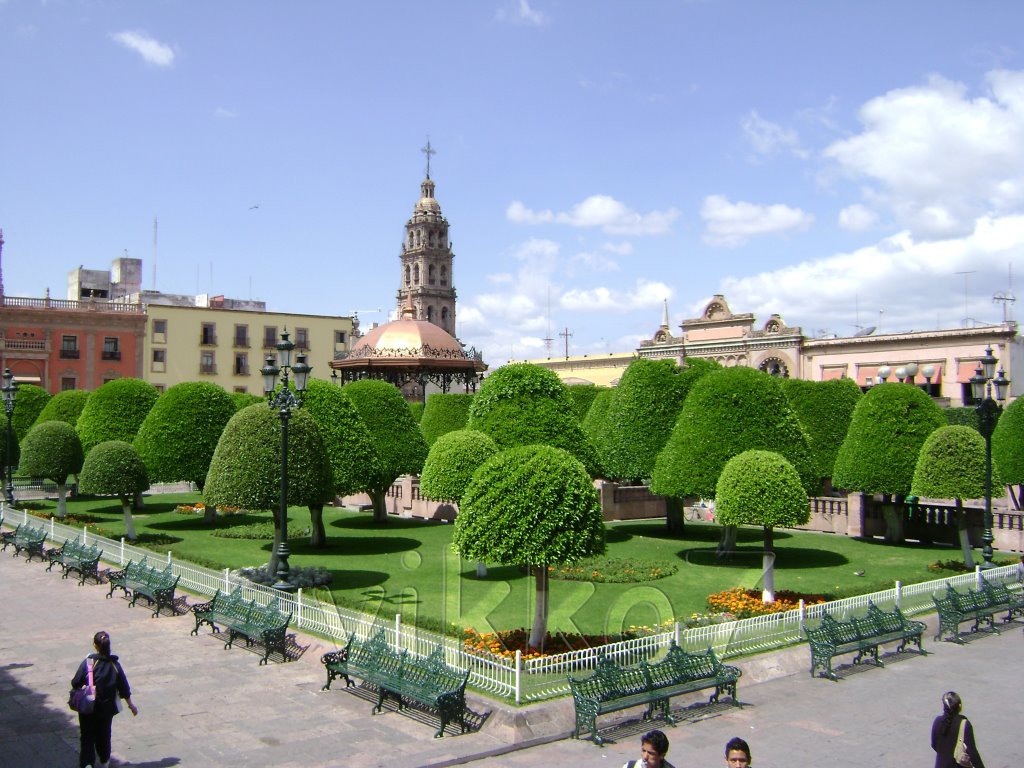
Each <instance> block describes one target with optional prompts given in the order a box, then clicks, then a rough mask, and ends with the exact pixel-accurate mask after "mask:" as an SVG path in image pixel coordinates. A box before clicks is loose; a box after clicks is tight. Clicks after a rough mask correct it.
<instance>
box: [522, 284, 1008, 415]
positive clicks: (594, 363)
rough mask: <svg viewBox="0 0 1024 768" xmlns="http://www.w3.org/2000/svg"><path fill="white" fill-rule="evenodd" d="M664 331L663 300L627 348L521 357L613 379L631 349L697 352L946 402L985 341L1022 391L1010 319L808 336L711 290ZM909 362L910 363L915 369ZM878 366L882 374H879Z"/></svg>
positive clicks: (575, 374) (582, 379)
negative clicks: (904, 384) (901, 384)
mask: <svg viewBox="0 0 1024 768" xmlns="http://www.w3.org/2000/svg"><path fill="white" fill-rule="evenodd" d="M680 328H681V330H682V335H681V336H676V335H674V334H673V333H672V329H671V326H670V325H669V319H668V307H667V305H666V306H665V309H664V311H663V313H662V321H661V325H660V326H659V328H658V330H657V331H655V333H654V334H653V335H652V337H651V338H650V339H646V340H644V341H642V342H641V343H640V346H639V347H638V348H637V350H636V352H635V353H616V354H612V355H607V356H604V355H595V356H590V357H588V356H585V355H584V356H582V357H566V358H547V359H541V360H531V361H529V362H532V363H535V364H537V365H542V366H544V367H545V368H550V369H551V370H553V371H555V372H556V373H557V374H558V376H559V377H560V378H561V379H562V380H563V381H566V382H570V383H593V384H599V385H605V386H607V385H614V384H615V383H617V382H618V379H619V377H620V376H621V375H622V372H623V371H625V370H626V367H627V366H628V365H629V363H630V361H631V360H632V359H633V358H634V357H648V358H655V359H659V358H669V359H673V360H677V361H678V360H681V359H682V358H683V357H684V356H685V357H701V358H709V359H712V360H716V361H717V362H719V363H721V364H722V365H724V366H726V367H731V366H737V365H742V366H750V367H754V368H758V369H760V370H762V371H765V372H767V373H771V374H772V375H774V376H784V377H793V378H801V379H808V380H811V381H826V380H829V379H838V378H848V379H854V380H855V381H856V382H857V383H858V384H859V385H860V387H861V388H862V389H865V390H866V389H867V388H869V387H872V386H874V385H875V384H879V383H881V382H882V380H883V378H884V379H885V380H888V381H897V380H898V379H899V378H901V376H900V374H901V373H902V374H903V376H902V378H905V379H906V380H908V381H909V380H910V379H911V376H910V373H911V372H914V375H913V382H914V383H915V384H918V385H920V386H921V387H923V388H925V389H926V390H927V391H928V392H929V394H931V395H932V397H935V398H939V399H941V400H943V401H944V403H945V404H948V405H951V406H961V405H965V404H967V405H970V404H972V403H971V395H970V379H971V377H972V376H974V375H975V370H976V369H977V368H978V366H979V360H980V358H981V357H982V356H984V354H985V350H986V349H987V348H989V347H991V349H992V354H993V355H994V356H995V357H996V358H997V359H998V360H999V364H998V367H999V368H1001V369H1002V370H1004V371H1005V375H1006V377H1007V378H1008V379H1010V381H1011V385H1010V397H1011V398H1015V397H1017V396H1019V395H1020V394H1021V392H1022V391H1024V381H1022V378H1024V340H1022V339H1021V337H1020V336H1019V335H1018V333H1017V324H1016V323H1015V322H1013V321H1011V320H1008V321H1006V322H1003V323H1000V324H998V325H982V326H977V327H974V328H953V329H945V330H937V331H910V332H906V333H887V334H879V335H874V334H870V333H868V334H861V335H858V336H847V337H831V338H817V339H815V338H808V337H806V336H804V335H803V332H802V331H801V329H800V328H799V327H790V326H787V325H786V324H785V322H783V320H782V318H781V317H780V316H779V315H776V314H773V315H771V316H770V317H769V318H768V320H767V321H766V322H765V323H764V324H763V325H761V326H760V327H758V326H757V323H756V320H755V318H754V315H753V314H750V313H734V312H733V311H732V309H731V308H730V307H729V304H728V302H727V301H726V299H725V297H724V296H721V295H716V296H714V297H713V298H712V299H711V300H710V301H709V302H708V304H707V305H706V306H705V308H704V311H703V312H702V313H701V316H700V317H697V318H692V319H689V320H684V321H683V323H682V325H681V327H680ZM915 369H916V370H915ZM883 374H885V376H883Z"/></svg>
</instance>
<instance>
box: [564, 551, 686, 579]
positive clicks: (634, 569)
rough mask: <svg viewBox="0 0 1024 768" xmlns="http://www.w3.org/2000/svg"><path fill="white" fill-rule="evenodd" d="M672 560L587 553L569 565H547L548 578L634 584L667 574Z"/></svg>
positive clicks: (672, 568)
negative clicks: (626, 557) (590, 555)
mask: <svg viewBox="0 0 1024 768" xmlns="http://www.w3.org/2000/svg"><path fill="white" fill-rule="evenodd" d="M677 570H679V568H678V566H676V565H675V563H668V562H662V561H658V560H624V559H622V558H618V557H589V558H587V559H585V560H581V561H579V562H578V563H573V564H572V565H551V566H548V573H549V575H550V576H551V578H552V579H561V580H562V581H590V582H601V583H610V584H638V583H640V582H644V581H654V580H655V579H662V578H664V577H666V576H671V575H672V574H674V573H675V572H676V571H677Z"/></svg>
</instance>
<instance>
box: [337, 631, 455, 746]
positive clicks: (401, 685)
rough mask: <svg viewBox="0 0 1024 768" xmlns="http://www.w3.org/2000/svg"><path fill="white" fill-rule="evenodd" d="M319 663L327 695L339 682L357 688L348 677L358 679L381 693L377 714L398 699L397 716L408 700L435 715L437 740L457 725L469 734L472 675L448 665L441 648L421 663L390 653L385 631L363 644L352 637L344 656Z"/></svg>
mask: <svg viewBox="0 0 1024 768" xmlns="http://www.w3.org/2000/svg"><path fill="white" fill-rule="evenodd" d="M320 661H321V663H323V665H324V667H326V669H327V683H326V684H325V685H324V687H323V689H322V690H325V691H326V690H329V689H330V687H331V682H332V681H333V680H335V679H336V678H338V677H344V678H345V681H346V683H347V685H346V687H348V686H351V685H354V683H353V682H352V677H350V676H354V677H358V678H360V679H361V680H363V681H364V682H367V683H370V684H371V685H374V686H376V687H377V691H378V695H377V704H376V705H375V706H374V707H373V712H375V713H376V712H380V711H381V708H382V707H383V705H384V699H385V698H386V697H387V696H388V695H389V694H390V695H392V696H394V697H395V698H397V700H398V709H399V710H401V709H402V706H403V703H404V702H403V698H404V699H406V700H410V701H414V702H416V703H417V704H419V705H420V706H423V707H426V708H428V709H433V710H435V711H437V713H438V716H439V718H440V721H441V725H440V727H439V728H438V730H437V732H436V733H435V734H434V738H435V739H437V738H441V737H442V736H444V730H445V728H446V727H447V726H448V724H449V723H452V722H456V721H458V723H459V727H460V729H461V732H462V733H465V732H466V719H465V712H466V683H467V681H468V680H469V670H465V671H460V670H457V669H453V668H452V667H449V666H448V665H447V664H445V662H444V649H443V648H441V647H438V648H436V649H435V650H434V651H433V653H431V654H430V655H429V656H426V657H421V656H415V655H413V654H410V653H409V652H408V651H401V652H397V651H394V650H392V649H391V648H389V647H388V644H387V639H386V638H385V635H384V630H380V631H378V632H377V633H376V634H375V635H374V636H373V637H372V638H370V639H369V640H365V641H360V640H358V639H357V638H356V636H355V634H354V633H353V634H352V635H351V636H350V637H349V640H348V644H347V645H346V647H345V648H344V649H343V650H340V651H333V652H331V653H325V654H324V655H323V656H322V657H321V659H320Z"/></svg>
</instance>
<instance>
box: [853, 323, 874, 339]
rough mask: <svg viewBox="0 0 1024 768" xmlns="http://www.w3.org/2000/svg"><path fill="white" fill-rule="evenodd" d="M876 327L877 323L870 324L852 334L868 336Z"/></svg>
mask: <svg viewBox="0 0 1024 768" xmlns="http://www.w3.org/2000/svg"><path fill="white" fill-rule="evenodd" d="M877 327H878V326H877V325H871V326H868V327H867V328H861V329H860V330H859V331H857V332H856V333H855V334H853V335H854V336H870V335H871V334H872V333H874V332H875V329H876V328H877Z"/></svg>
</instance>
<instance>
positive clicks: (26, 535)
mask: <svg viewBox="0 0 1024 768" xmlns="http://www.w3.org/2000/svg"><path fill="white" fill-rule="evenodd" d="M14 540H15V541H17V542H28V543H30V544H35V543H36V542H40V541H46V529H45V528H36V527H35V526H33V525H25V526H21V525H19V526H18V528H17V529H16V530H15V532H14Z"/></svg>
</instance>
